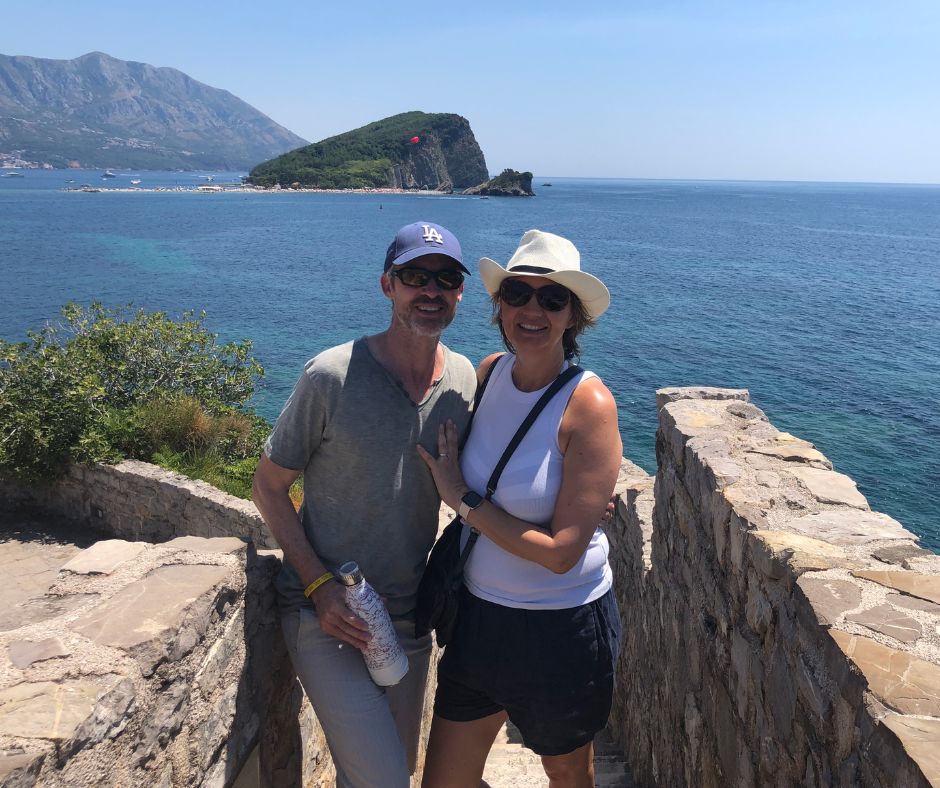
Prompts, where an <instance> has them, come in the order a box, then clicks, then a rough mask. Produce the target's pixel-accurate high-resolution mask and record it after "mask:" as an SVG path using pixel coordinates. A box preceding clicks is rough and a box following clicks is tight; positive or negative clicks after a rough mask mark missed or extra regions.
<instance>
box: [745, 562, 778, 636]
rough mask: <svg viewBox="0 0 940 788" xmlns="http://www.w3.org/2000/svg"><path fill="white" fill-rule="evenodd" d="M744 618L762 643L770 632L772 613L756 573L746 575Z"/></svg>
mask: <svg viewBox="0 0 940 788" xmlns="http://www.w3.org/2000/svg"><path fill="white" fill-rule="evenodd" d="M746 594H747V596H746V601H745V607H744V617H745V620H746V621H747V623H748V626H749V627H750V628H751V630H753V632H754V633H755V634H756V635H757V636H758V637H759V638H760V639H761V640H762V641H763V640H764V639H765V638H766V637H767V636H768V635H770V634H771V632H772V627H773V620H774V611H773V607H771V605H770V602H769V600H768V599H767V596H766V594H765V593H764V590H763V587H762V585H761V582H760V580H758V576H757V573H756V572H754V570H753V569H750V570H748V573H747V591H746Z"/></svg>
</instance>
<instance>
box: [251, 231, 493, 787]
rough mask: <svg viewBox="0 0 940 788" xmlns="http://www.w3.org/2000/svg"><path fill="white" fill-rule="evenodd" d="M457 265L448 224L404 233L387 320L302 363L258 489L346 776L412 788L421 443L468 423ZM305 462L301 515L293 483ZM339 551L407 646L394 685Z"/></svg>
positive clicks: (285, 621)
mask: <svg viewBox="0 0 940 788" xmlns="http://www.w3.org/2000/svg"><path fill="white" fill-rule="evenodd" d="M464 273H468V272H467V269H466V268H464V266H463V261H462V256H461V250H460V244H459V243H458V242H457V239H456V238H455V237H454V236H453V234H452V233H451V232H450V231H448V230H446V229H444V228H443V227H441V226H440V225H437V224H433V223H431V222H417V223H415V224H410V225H408V226H406V227H403V228H402V229H401V230H399V231H398V233H397V235H396V236H395V239H394V240H393V241H392V243H391V245H390V246H389V247H388V252H387V254H386V257H385V268H384V272H383V273H382V276H381V279H380V282H381V287H382V292H383V293H384V294H385V297H386V298H388V299H389V301H390V302H391V308H392V316H391V322H390V324H389V327H388V328H387V329H386V330H385V331H383V332H382V333H379V334H374V335H372V336H368V337H363V338H362V339H358V340H356V341H355V342H350V343H347V344H344V345H340V346H338V347H334V348H331V349H329V350H326V351H324V352H323V353H321V354H320V355H318V356H317V357H316V358H314V359H312V360H311V361H309V362H308V363H307V364H306V366H305V368H304V372H303V374H302V375H301V377H300V379H299V380H298V382H297V384H296V386H295V387H294V391H293V393H292V394H291V396H290V398H289V399H288V400H287V404H286V405H285V406H284V410H283V411H282V413H281V415H280V416H279V418H278V420H277V423H276V424H275V427H274V431H273V432H272V433H271V436H270V437H269V438H268V442H267V444H266V445H265V452H264V454H263V455H262V457H261V460H260V462H259V464H258V470H257V472H256V473H255V479H254V485H253V498H254V501H255V503H256V504H257V506H258V509H259V510H260V512H261V514H262V516H263V517H264V520H265V522H266V523H267V525H268V527H269V528H270V530H271V533H272V534H273V535H274V537H275V539H277V542H278V544H279V545H280V546H281V548H282V549H283V551H284V566H283V569H282V571H281V574H280V575H279V577H278V580H277V587H278V592H279V601H280V603H281V610H282V625H283V629H284V635H285V639H286V642H287V646H288V650H289V651H290V654H291V658H292V659H293V662H294V667H295V669H296V670H297V674H298V676H299V678H300V681H301V683H302V684H303V687H304V690H305V691H306V693H307V695H308V697H309V698H310V701H311V703H312V705H313V707H314V710H315V711H316V714H317V717H318V718H319V720H320V722H321V724H322V725H323V729H324V731H325V732H326V736H327V741H328V743H329V746H330V751H331V752H332V754H333V761H334V763H335V765H336V773H337V778H336V782H337V785H338V786H343V787H345V786H356V787H357V788H366V787H367V786H368V787H370V788H395V786H402V787H403V788H404V787H406V786H408V784H409V775H410V774H411V773H413V772H414V769H415V760H416V755H417V745H418V732H419V726H420V721H421V712H422V708H423V701H424V688H425V682H426V678H427V671H428V662H429V657H430V651H431V639H430V636H427V637H424V638H421V639H416V638H415V637H414V619H413V611H414V605H415V593H416V591H417V586H418V582H419V580H420V578H421V573H422V571H423V569H424V564H425V561H426V558H427V553H428V550H429V549H430V546H431V544H432V543H433V541H434V537H435V535H436V532H437V523H438V508H439V506H440V499H439V498H438V495H437V491H436V489H435V486H434V481H433V479H432V478H431V474H430V472H429V471H428V469H427V466H426V465H425V464H424V461H423V460H422V459H421V457H420V456H419V455H418V452H417V450H416V445H417V444H418V443H420V444H421V445H422V446H424V448H426V449H428V450H429V451H432V452H434V453H435V454H436V450H437V431H438V425H440V424H442V423H443V422H445V421H446V420H447V419H453V420H454V422H455V423H456V424H457V425H458V427H459V429H460V430H461V432H463V430H464V429H465V427H466V425H467V423H468V420H469V409H470V404H471V402H472V401H473V394H474V390H475V388H476V375H475V373H474V370H473V366H472V365H471V364H470V362H469V361H467V359H466V358H464V357H463V356H460V355H457V354H456V353H452V352H451V351H449V350H448V349H447V348H446V347H445V346H444V345H443V344H442V343H441V341H440V337H441V333H442V332H443V330H444V329H445V328H446V327H447V326H448V325H449V324H450V322H451V321H452V320H453V318H454V314H455V312H456V309H457V304H458V303H459V302H460V299H461V297H462V294H463V274H464ZM301 473H303V479H304V504H303V508H302V510H301V513H300V516H298V515H297V514H296V513H295V512H294V508H293V505H292V504H291V501H290V497H289V495H288V490H289V488H290V486H291V484H292V483H293V482H294V480H295V479H296V478H297V477H298V476H299V475H300V474H301ZM346 561H356V562H357V563H358V564H359V567H360V568H361V569H362V572H363V575H364V576H365V578H366V580H368V581H369V582H370V583H371V584H372V585H373V586H374V587H375V588H376V590H377V591H378V592H379V593H380V594H381V595H382V596H383V597H385V600H386V605H387V607H388V609H389V612H390V614H391V616H392V620H393V622H394V624H395V628H396V631H397V632H398V635H399V638H400V640H401V643H402V646H403V647H404V649H405V653H406V654H407V655H408V660H409V670H408V673H407V674H406V675H405V677H404V678H403V679H402V680H401V682H400V683H399V684H397V685H395V686H393V687H388V688H384V689H383V688H380V687H377V686H376V685H375V684H374V683H373V682H372V680H371V679H370V677H369V673H368V671H367V670H366V667H365V664H364V662H363V660H362V655H361V654H360V651H359V650H360V649H362V648H363V647H364V646H365V645H366V643H367V642H368V638H369V635H368V630H367V627H366V625H365V623H364V622H363V621H362V620H361V619H360V618H359V617H357V616H356V615H355V614H354V613H353V612H352V611H350V610H349V608H347V607H346V605H345V603H344V596H343V589H342V587H341V585H340V584H339V583H338V582H337V581H336V580H335V579H333V578H332V575H331V570H333V569H335V568H336V567H337V566H339V565H340V564H342V563H345V562H346Z"/></svg>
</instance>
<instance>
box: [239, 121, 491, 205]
mask: <svg viewBox="0 0 940 788" xmlns="http://www.w3.org/2000/svg"><path fill="white" fill-rule="evenodd" d="M488 178H489V173H488V171H487V169H486V160H485V159H484V157H483V151H482V150H480V146H479V145H478V144H477V141H476V138H475V137H474V136H473V131H472V130H471V128H470V123H469V122H468V121H467V119H466V118H463V117H461V116H460V115H454V114H449V113H434V114H431V113H426V112H405V113H402V114H400V115H393V116H392V117H389V118H384V119H382V120H377V121H375V122H374V123H369V124H368V125H366V126H363V127H362V128H359V129H354V130H353V131H347V132H345V133H343V134H338V135H337V136H335V137H329V138H327V139H324V140H321V141H320V142H316V143H314V144H312V145H307V146H306V147H303V148H298V149H297V150H293V151H290V152H289V153H285V154H283V155H281V156H278V157H277V158H275V159H272V160H270V161H266V162H264V163H263V164H259V165H258V166H257V167H255V168H254V169H253V170H251V173H250V175H249V178H248V180H249V182H250V183H252V184H255V185H257V186H274V185H276V184H280V185H281V186H292V185H296V186H299V187H305V188H319V189H370V188H371V189H375V188H392V189H423V190H435V191H442V192H450V191H454V190H456V189H465V188H468V187H471V186H476V185H477V184H480V183H482V182H484V181H486V180H488Z"/></svg>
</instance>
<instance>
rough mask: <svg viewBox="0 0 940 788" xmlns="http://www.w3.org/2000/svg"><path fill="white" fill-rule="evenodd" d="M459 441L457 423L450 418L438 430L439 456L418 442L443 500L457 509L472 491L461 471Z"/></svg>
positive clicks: (422, 456) (420, 452) (419, 452)
mask: <svg viewBox="0 0 940 788" xmlns="http://www.w3.org/2000/svg"><path fill="white" fill-rule="evenodd" d="M458 442H459V441H458V439H457V425H456V424H454V422H453V421H451V420H450V419H448V420H447V423H446V424H442V425H441V426H440V427H438V430H437V457H432V456H431V454H430V452H429V451H428V450H427V449H425V448H424V446H422V445H421V444H420V443H419V444H418V454H420V455H421V459H422V460H424V461H425V462H426V463H427V466H428V468H430V469H431V475H432V476H433V477H434V484H435V485H437V492H438V493H439V494H440V496H441V500H443V501H444V503H446V504H447V505H448V506H449V507H450V508H451V509H457V507H458V506H460V499H461V498H463V496H464V494H465V493H467V492H469V491H470V488H469V487H467V483H466V482H465V481H464V480H463V474H462V473H461V472H460V463H459V462H457V460H458V457H457V444H458Z"/></svg>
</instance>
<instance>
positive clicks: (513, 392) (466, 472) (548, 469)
mask: <svg viewBox="0 0 940 788" xmlns="http://www.w3.org/2000/svg"><path fill="white" fill-rule="evenodd" d="M515 362H516V358H515V356H514V355H512V354H509V355H508V356H507V357H504V358H500V359H498V360H497V361H496V362H495V363H496V369H495V371H494V372H493V374H492V376H491V377H490V380H489V383H487V386H486V391H485V392H484V393H483V399H482V400H481V402H480V405H479V408H478V410H477V413H476V415H475V416H474V418H473V428H472V429H471V431H470V437H469V439H468V440H467V443H466V445H465V446H464V449H463V452H462V453H461V455H460V467H461V470H462V471H463V476H464V479H465V480H466V482H467V484H468V485H469V486H470V487H471V488H472V489H474V490H476V491H477V492H478V493H479V494H480V495H485V494H486V483H487V481H489V478H490V474H492V473H493V469H494V468H495V467H496V463H497V462H499V458H500V457H501V456H502V454H503V451H504V450H505V448H506V446H507V445H508V443H509V441H510V440H511V439H512V436H513V435H515V433H516V430H517V429H518V427H519V425H520V424H522V422H523V421H524V420H525V417H526V416H527V415H528V414H529V411H530V410H531V409H532V406H533V405H535V403H536V402H538V400H539V397H541V396H542V394H543V393H544V392H545V389H547V388H548V386H546V387H545V388H543V389H539V390H538V391H531V392H528V391H519V389H517V388H516V386H515V384H514V383H513V380H512V370H513V367H514V366H515ZM565 367H566V368H567V364H566V365H565ZM590 377H596V375H594V373H593V372H584V373H582V374H580V375H577V376H576V377H575V378H574V379H572V380H571V381H569V382H568V383H567V385H565V386H564V387H563V388H562V389H561V390H560V391H559V392H558V393H557V394H556V395H555V396H554V397H553V398H552V400H551V401H550V402H549V403H548V405H547V406H546V408H545V410H543V411H542V413H541V414H539V417H538V419H536V421H535V423H534V424H533V425H532V427H531V429H530V430H529V432H528V433H527V434H526V436H525V438H523V440H522V443H520V444H519V446H518V447H517V448H516V451H515V452H514V453H513V455H512V457H511V458H510V460H509V462H508V463H507V465H506V467H505V469H504V470H503V474H502V476H501V477H500V479H499V484H498V485H497V486H496V494H495V495H494V496H493V503H495V504H496V505H497V506H499V508H500V509H503V510H505V511H507V512H509V514H511V515H513V516H514V517H518V518H519V519H520V520H525V521H526V522H530V523H534V524H536V525H545V526H547V525H549V523H550V522H551V519H552V515H553V514H554V511H555V501H556V500H557V498H558V492H559V490H560V488H561V475H562V464H563V462H564V455H563V454H562V452H561V449H560V448H559V447H558V428H559V427H560V426H561V419H562V416H563V415H564V413H565V408H567V406H568V400H569V399H570V398H571V395H572V393H573V392H574V390H575V388H577V386H578V384H579V383H580V382H581V381H582V380H586V379H588V378H590ZM549 385H551V384H549ZM468 534H469V528H468V527H467V526H466V525H465V526H464V533H463V538H464V540H466V538H467V536H468ZM608 551H609V545H608V543H607V537H606V535H605V534H604V532H603V531H602V530H601V529H600V528H598V529H597V530H595V531H594V535H593V536H592V537H591V542H590V544H589V545H588V548H587V550H586V551H585V552H584V555H582V556H581V558H580V560H579V561H578V562H577V563H576V564H575V565H574V566H573V567H572V568H571V569H569V570H568V571H567V572H565V573H564V574H557V573H555V572H552V571H551V570H550V569H546V568H545V567H543V566H541V565H540V564H537V563H535V562H533V561H527V560H526V559H524V558H519V557H518V556H516V555H513V554H512V553H509V552H507V551H506V550H504V549H503V548H501V547H499V546H498V545H496V544H494V543H493V542H492V541H490V540H489V539H488V538H487V537H485V536H484V535H482V534H481V535H480V537H479V539H477V543H476V545H475V546H474V548H473V551H472V552H471V553H470V558H469V560H468V561H467V566H466V568H465V571H464V583H465V584H466V586H467V588H468V589H469V590H470V592H471V593H473V594H474V595H475V596H478V597H480V598H481V599H486V600H488V601H490V602H495V603H496V604H500V605H504V606H506V607H516V608H527V609H531V610H535V609H549V610H559V609H564V608H569V607H577V606H579V605H583V604H586V603H588V602H591V601H593V600H595V599H597V598H599V597H601V596H603V595H604V594H605V593H607V591H608V590H609V589H610V586H611V582H612V573H611V570H610V565H609V564H608V563H607V554H608Z"/></svg>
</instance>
